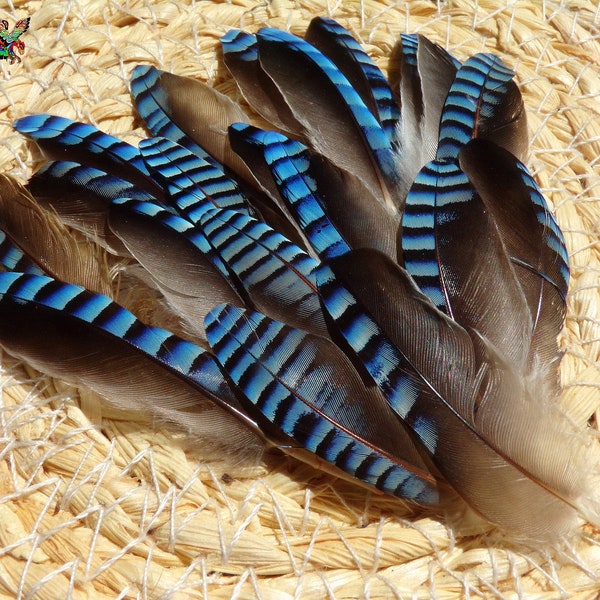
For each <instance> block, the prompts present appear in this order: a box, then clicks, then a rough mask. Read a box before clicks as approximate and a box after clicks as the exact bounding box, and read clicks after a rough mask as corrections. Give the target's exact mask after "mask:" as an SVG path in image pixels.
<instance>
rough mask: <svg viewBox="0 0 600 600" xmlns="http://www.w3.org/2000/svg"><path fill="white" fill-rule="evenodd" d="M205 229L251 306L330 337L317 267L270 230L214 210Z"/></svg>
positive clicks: (207, 217)
mask: <svg viewBox="0 0 600 600" xmlns="http://www.w3.org/2000/svg"><path fill="white" fill-rule="evenodd" d="M202 228H203V231H204V232H205V234H206V237H207V239H208V240H209V242H210V243H211V245H212V246H213V248H214V249H215V252H216V254H217V255H218V256H219V257H220V259H221V260H222V261H223V263H224V264H225V265H226V266H227V268H228V270H229V271H230V272H231V273H232V279H237V280H239V281H240V283H241V285H242V286H243V289H244V291H245V294H244V295H243V297H244V299H245V300H246V303H247V304H248V305H250V306H252V307H255V308H256V309H258V310H260V311H262V312H265V313H267V314H269V315H270V316H272V317H273V318H277V319H283V320H285V321H286V322H287V323H289V324H290V325H292V326H294V327H300V328H301V329H306V330H307V331H311V332H313V333H317V334H320V335H327V329H326V327H325V322H324V320H323V314H322V311H321V305H320V303H319V298H318V295H317V292H316V280H315V274H314V272H315V269H316V267H317V266H318V262H317V261H316V260H315V259H313V258H311V257H310V256H309V255H308V254H306V253H305V252H303V251H302V250H301V249H300V248H298V247H297V246H296V245H295V244H292V243H291V242H290V241H289V240H287V239H286V238H285V237H283V236H282V235H281V234H280V233H278V232H276V231H273V229H271V228H270V227H269V226H268V225H266V224H265V223H262V222H260V221H257V220H256V219H252V218H251V217H247V216H245V215H242V214H239V213H236V212H233V211H224V210H219V209H213V210H210V211H207V212H206V214H205V215H204V217H203V219H202Z"/></svg>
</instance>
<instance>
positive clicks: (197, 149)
mask: <svg viewBox="0 0 600 600" xmlns="http://www.w3.org/2000/svg"><path fill="white" fill-rule="evenodd" d="M163 73H164V71H161V70H159V69H157V68H156V67H152V66H149V65H138V66H137V67H136V68H135V69H134V70H133V73H132V76H131V95H132V97H133V101H134V102H135V106H136V108H137V111H138V113H139V115H140V117H142V119H143V120H144V123H145V124H146V127H147V128H148V130H149V131H150V133H151V134H152V135H153V136H154V137H164V138H167V139H169V140H171V141H173V142H176V143H177V144H179V145H180V146H183V147H184V148H187V149H188V150H189V151H190V152H192V153H193V154H195V155H196V156H198V157H199V158H202V159H203V160H205V161H207V162H209V163H211V164H212V165H213V166H214V167H215V168H216V169H219V170H221V171H222V170H223V166H222V165H221V164H220V163H219V162H218V161H217V160H215V159H214V158H213V157H212V156H211V155H210V154H209V153H208V152H206V150H204V148H202V146H200V145H198V144H197V143H196V142H195V141H194V140H193V139H192V138H190V136H189V135H187V133H185V131H184V130H183V129H181V127H180V126H179V125H178V124H177V123H175V122H174V121H173V120H172V119H171V117H170V116H169V114H168V113H167V112H166V110H165V108H167V107H168V106H169V99H168V96H167V93H166V92H165V90H164V89H162V87H161V84H160V78H161V76H162V75H163Z"/></svg>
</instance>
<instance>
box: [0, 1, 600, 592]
mask: <svg viewBox="0 0 600 600" xmlns="http://www.w3.org/2000/svg"><path fill="white" fill-rule="evenodd" d="M1 7H2V4H0V18H6V19H8V20H9V22H10V23H11V27H12V25H13V24H14V22H15V20H16V19H17V18H22V17H24V16H26V15H30V16H31V17H32V19H31V30H30V31H29V32H28V33H26V34H25V36H24V37H23V38H22V39H23V40H24V41H25V42H26V45H27V50H26V54H25V56H24V59H23V62H22V63H21V64H20V65H13V66H9V65H7V64H6V63H5V62H3V63H2V64H0V169H1V170H2V171H8V172H11V173H13V174H15V175H17V176H19V177H21V178H23V179H25V178H27V177H28V175H29V174H30V173H31V169H32V168H34V167H35V162H36V160H39V155H38V154H37V153H36V151H35V149H33V148H32V147H31V146H29V145H28V144H26V143H25V142H24V141H23V140H22V139H21V137H20V136H19V135H16V134H15V133H13V131H12V129H11V126H10V123H11V122H12V121H13V120H14V119H15V118H18V117H20V116H23V115H25V114H29V113H33V112H51V113H54V114H57V115H62V116H67V117H71V118H75V119H78V120H83V121H87V122H91V123H93V124H95V125H97V126H98V127H100V128H102V129H104V130H105V131H108V132H111V133H114V134H116V135H118V136H120V137H123V138H124V139H126V140H127V141H130V142H133V143H135V142H137V141H138V140H139V139H140V138H141V137H142V136H143V135H144V133H143V130H142V129H141V128H140V124H139V121H138V119H137V118H136V117H135V115H134V114H133V110H132V108H131V101H130V98H129V94H128V88H127V82H128V79H129V74H130V72H131V70H132V69H133V67H134V66H135V65H137V64H139V63H151V64H154V65H156V66H159V67H162V68H164V69H167V70H171V71H173V72H175V73H178V74H182V75H188V76H194V77H198V78H200V79H203V80H208V81H210V82H212V83H214V84H215V85H217V86H218V87H219V89H221V90H222V91H225V92H227V93H230V94H232V95H234V96H235V94H236V91H235V86H234V85H233V84H232V82H231V80H230V78H228V77H227V74H226V73H225V71H224V69H223V66H222V64H221V63H220V62H219V59H218V56H217V54H216V48H217V46H218V44H217V42H218V38H219V37H220V36H221V35H222V34H223V33H225V32H226V31H227V30H228V29H229V28H231V27H242V28H247V29H249V30H255V29H257V28H259V27H261V26H264V25H267V24H268V25H270V26H275V27H280V28H285V29H288V28H289V29H291V30H292V31H293V32H294V33H298V34H303V33H304V30H305V28H306V25H307V24H308V21H309V20H310V18H311V17H312V16H315V15H330V16H333V17H335V18H337V19H338V20H340V21H341V23H342V24H344V25H345V26H347V27H349V28H350V29H351V31H352V32H353V33H354V34H355V35H356V36H357V37H358V38H359V39H360V40H361V41H362V42H363V43H364V44H365V45H366V47H367V49H368V50H369V52H370V53H371V55H372V56H373V57H374V58H375V59H376V60H377V61H378V62H379V64H380V66H382V67H383V68H384V70H385V68H386V66H387V57H388V56H389V55H390V52H391V49H392V47H393V45H394V43H395V41H396V39H397V38H398V35H399V33H400V32H404V31H418V32H422V33H425V34H426V35H428V36H430V37H431V38H432V39H434V40H435V41H437V42H439V43H442V44H443V45H445V46H446V47H448V48H449V49H450V50H451V51H453V52H454V53H455V54H456V56H457V57H459V58H464V57H465V56H466V55H468V54H471V53H473V52H477V51H481V50H484V49H486V50H491V51H496V52H498V53H500V54H501V55H502V57H503V58H504V59H505V61H506V62H507V63H509V64H510V65H511V66H512V67H513V68H515V70H516V71H517V74H518V75H517V78H518V81H519V83H520V86H521V89H522V92H523V95H524V98H525V104H526V106H527V108H528V111H529V125H530V131H531V137H532V150H531V156H530V160H529V166H530V168H531V169H532V170H533V171H534V173H535V174H536V176H537V178H538V181H539V182H540V183H541V185H542V186H543V188H544V190H545V192H546V195H547V198H548V199H549V202H550V204H551V205H552V206H553V207H554V208H555V210H556V213H557V216H558V220H559V222H560V224H561V226H562V228H563V231H564V232H565V235H566V239H567V243H568V246H569V250H570V256H571V264H572V276H573V280H572V287H571V292H570V299H569V309H570V311H569V318H568V322H567V326H566V329H565V333H564V338H563V341H564V348H565V350H566V355H565V358H564V360H563V365H562V378H563V383H564V388H565V391H564V395H563V403H564V406H565V409H566V410H567V411H568V412H569V413H570V414H571V415H572V417H573V419H575V420H576V421H577V422H578V423H579V424H581V425H582V426H585V424H586V423H587V422H588V421H589V422H590V423H591V425H592V428H593V429H592V431H595V428H596V415H597V411H598V410H599V408H600V373H599V368H598V358H599V356H598V355H599V353H600V302H599V300H600V285H599V277H600V244H599V239H598V233H599V229H600V161H599V159H598V156H599V155H600V75H599V73H600V8H599V7H598V3H597V1H596V0H594V1H591V0H581V1H579V2H575V1H573V2H566V1H565V2H561V3H558V2H542V1H537V0H530V1H527V2H521V1H514V2H512V1H508V0H502V1H494V0H479V2H473V1H471V0H449V1H448V2H440V3H437V4H436V3H435V2H431V1H414V2H395V3H393V2H386V1H364V2H360V3H359V2H322V1H320V0H314V1H297V2H288V1H279V0H273V1H272V2H270V3H267V2H252V1H250V0H236V1H234V2H232V3H221V2H205V1H200V2H195V3H187V2H178V1H164V0H163V1H159V2H144V1H141V0H131V1H129V2H124V3H117V2H114V3H113V2H104V1H99V0H98V1H95V0H90V1H87V2H85V1H81V2H77V1H70V2H51V1H32V2H19V1H18V0H17V1H13V2H9V5H8V7H7V6H6V5H4V9H2V8H1ZM32 153H33V154H32ZM2 365H3V366H2V368H3V379H2V381H3V383H2V389H1V393H2V395H1V401H0V598H15V597H18V598H39V599H44V600H46V599H54V598H61V599H64V598H102V599H104V598H165V599H166V598H230V597H236V598H255V597H256V598H269V599H270V598H273V599H275V598H277V599H279V598H360V597H369V598H387V597H390V598H400V597H402V598H405V597H418V598H429V597H435V598H441V599H445V598H460V597H469V598H478V597H486V598H495V597H500V598H517V597H522V598H539V599H546V598H548V599H550V598H552V599H554V598H559V597H562V596H569V597H573V598H579V599H583V598H589V599H591V598H597V597H598V596H597V594H598V591H599V590H600V582H599V581H598V580H597V579H596V574H597V573H600V548H599V542H600V533H599V532H597V531H596V530H594V529H593V528H592V527H591V526H586V525H584V524H582V527H581V530H580V533H581V535H580V536H579V537H577V538H576V539H574V540H573V541H572V542H571V547H570V548H566V549H565V550H563V551H562V552H559V553H554V554H550V553H548V552H546V551H543V550H540V552H531V551H525V550H524V549H522V548H518V547H513V546H511V545H510V544H508V543H504V542H503V541H502V539H500V538H499V537H498V536H497V535H494V534H493V532H492V533H490V534H489V535H487V536H479V537H474V538H473V537H461V535H460V532H458V531H456V532H455V533H453V532H451V531H450V530H449V529H448V528H447V527H446V526H445V524H444V520H443V519H440V518H435V517H433V516H427V515H425V514H423V513H419V512H418V511H413V510H411V509H409V508H408V507H406V506H404V505H402V503H399V502H397V501H395V500H390V499H386V498H381V497H378V496H374V495H369V494H366V493H365V492H364V491H363V490H362V489H361V488H357V487H355V486H353V485H351V484H347V483H341V482H339V481H336V480H334V479H332V478H330V477H328V476H324V475H321V474H320V473H318V472H317V471H315V470H313V469H312V468H310V467H307V466H304V465H301V464H298V463H296V462H294V461H293V460H288V459H286V458H282V457H281V456H280V455H278V454H267V455H265V457H264V459H263V460H262V461H261V462H260V463H259V464H257V465H255V466H248V465H243V464H241V463H237V462H236V460H235V459H232V458H231V457H222V456H219V455H216V453H215V452H211V449H210V448H206V447H192V448H190V447H189V445H186V444H185V440H182V439H181V436H180V435H177V434H176V433H169V432H156V431H154V430H153V429H152V427H151V423H149V422H148V421H147V420H144V417H143V416H142V415H131V414H130V415H124V414H122V413H118V412H115V411H114V410H111V409H110V408H108V407H106V406H105V405H104V404H101V403H100V401H99V400H98V399H97V398H96V397H94V396H93V395H91V394H90V393H89V392H85V391H82V392H81V394H78V392H77V391H76V390H74V389H73V388H70V387H68V386H65V385H64V384H61V383H60V382H52V381H50V380H48V379H45V378H40V377H38V375H37V374H35V373H32V372H29V371H28V370H27V368H26V367H25V366H24V365H21V364H17V363H16V362H15V361H14V360H13V359H11V358H10V357H8V356H4V357H3V360H2ZM590 437H592V433H590ZM594 443H595V442H594Z"/></svg>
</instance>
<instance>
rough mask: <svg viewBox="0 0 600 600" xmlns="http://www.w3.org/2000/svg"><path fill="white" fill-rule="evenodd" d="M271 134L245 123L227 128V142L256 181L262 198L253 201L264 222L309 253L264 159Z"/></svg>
mask: <svg viewBox="0 0 600 600" xmlns="http://www.w3.org/2000/svg"><path fill="white" fill-rule="evenodd" d="M270 135H271V132H268V131H265V130H263V129H259V128H258V127H254V126H252V125H247V124H245V123H234V124H233V125H232V126H231V127H230V128H229V142H230V144H231V147H232V149H233V151H234V152H236V153H237V154H238V156H239V157H240V158H241V159H242V160H243V161H244V162H245V163H246V166H247V167H248V169H249V170H250V171H251V172H252V173H253V174H254V176H255V178H256V186H257V188H258V189H260V190H261V191H262V192H263V194H261V195H260V196H256V197H253V199H252V203H253V206H254V208H255V209H256V210H257V211H258V212H259V213H260V215H261V217H263V220H264V221H266V222H267V223H269V225H271V226H272V227H273V228H274V229H276V230H277V231H279V232H280V233H282V234H283V235H285V237H287V238H288V239H289V240H290V241H292V242H294V243H295V244H296V245H297V246H300V247H301V248H303V249H304V250H306V251H307V252H311V251H312V248H311V246H310V243H309V242H308V240H307V239H306V237H305V236H304V234H303V233H302V230H301V228H300V227H299V226H298V225H297V224H296V222H295V220H294V217H293V214H292V213H291V212H290V210H289V209H288V207H287V206H286V203H285V202H284V201H283V198H282V197H281V195H280V194H279V190H278V188H277V185H276V183H275V180H274V178H273V176H272V175H271V168H270V167H269V165H268V163H267V161H266V159H265V155H264V146H265V143H266V142H267V140H268V138H269V136H270Z"/></svg>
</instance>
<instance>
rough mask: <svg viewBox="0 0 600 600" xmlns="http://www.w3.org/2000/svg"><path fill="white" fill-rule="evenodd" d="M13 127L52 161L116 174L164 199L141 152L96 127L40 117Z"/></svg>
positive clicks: (18, 123)
mask: <svg viewBox="0 0 600 600" xmlns="http://www.w3.org/2000/svg"><path fill="white" fill-rule="evenodd" d="M13 126H14V127H15V129H16V130H17V131H19V132H20V133H22V134H24V135H26V136H27V137H28V138H30V139H32V140H33V141H35V142H36V143H37V144H38V145H39V146H40V147H41V148H42V150H44V152H47V153H48V154H49V155H50V157H51V158H55V159H58V160H67V161H69V160H75V161H76V162H78V163H81V164H85V165H89V166H91V167H94V168H97V169H100V170H101V171H105V172H109V171H114V174H116V175H118V176H119V177H121V178H122V179H126V180H128V181H130V182H132V183H134V184H135V185H137V186H138V187H140V188H142V189H144V190H146V191H147V192H149V193H150V194H152V195H153V196H155V197H157V198H161V197H162V196H163V191H162V189H161V188H160V186H158V185H157V184H156V183H155V182H154V181H153V180H152V179H151V178H150V177H149V173H148V169H147V168H146V165H145V164H144V161H143V160H142V157H141V155H140V152H139V150H138V149H137V148H135V147H134V146H131V145H130V144H127V143H126V142H123V141H121V140H119V139H118V138H116V137H113V136H112V135H108V134H106V133H104V132H102V131H100V130H99V129H96V127H94V126H93V125H88V124H86V123H78V122H76V121H72V120H71V119H66V118H64V117H55V116H52V115H45V114H40V115H31V116H28V117H23V118H21V119H18V120H17V121H15V122H14V124H13Z"/></svg>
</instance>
